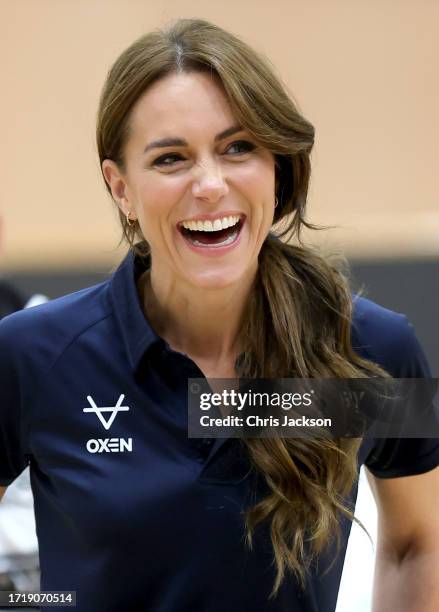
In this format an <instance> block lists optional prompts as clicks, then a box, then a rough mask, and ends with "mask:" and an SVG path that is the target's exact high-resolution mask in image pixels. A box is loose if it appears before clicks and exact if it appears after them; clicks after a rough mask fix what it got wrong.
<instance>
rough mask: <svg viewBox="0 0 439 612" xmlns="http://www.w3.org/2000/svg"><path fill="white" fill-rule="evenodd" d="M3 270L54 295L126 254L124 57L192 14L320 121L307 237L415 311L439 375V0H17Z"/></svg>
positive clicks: (6, 141)
mask: <svg viewBox="0 0 439 612" xmlns="http://www.w3.org/2000/svg"><path fill="white" fill-rule="evenodd" d="M0 5H1V13H2V22H3V28H2V37H1V39H0V51H1V53H0V57H1V62H2V66H1V68H2V71H1V72H2V92H3V95H2V96H1V97H0V117H1V119H2V142H3V146H2V147H1V150H0V169H1V170H0V172H1V187H2V188H1V191H0V215H1V216H2V217H3V225H4V232H3V234H4V236H3V238H4V239H3V245H2V247H3V248H2V256H1V259H0V268H1V270H2V275H4V276H7V277H9V278H11V279H12V280H13V281H14V282H15V283H17V284H18V285H19V286H20V287H22V288H23V289H24V290H25V291H29V292H35V291H38V292H43V293H44V292H45V293H47V294H48V295H49V297H56V296H57V295H61V294H63V293H66V292H69V291H73V290H75V289H79V288H81V287H84V286H86V285H88V284H92V283H94V282H97V281H98V280H100V279H101V278H104V277H105V275H107V274H108V273H109V271H110V270H111V268H112V267H113V266H114V265H115V264H116V263H117V262H118V261H119V260H120V259H121V258H122V257H123V254H124V252H125V247H122V248H118V247H117V245H118V241H119V226H118V221H117V216H116V212H115V210H114V206H113V204H112V202H111V200H110V199H109V196H108V195H107V193H106V191H105V187H104V184H103V181H102V178H101V176H100V171H99V166H98V157H97V153H96V146H95V142H94V125H95V116H96V110H97V104H98V97H99V93H100V90H101V87H102V85H103V82H104V79H105V76H106V73H107V71H108V70H109V68H110V66H111V64H112V63H113V61H114V60H115V59H116V57H117V56H118V54H119V53H120V52H121V51H122V50H123V49H125V48H126V47H127V46H128V45H129V44H130V43H131V42H132V41H133V40H134V39H135V38H137V37H138V36H140V35H141V34H143V33H145V32H146V31H148V30H150V29H152V28H155V27H159V26H161V25H164V24H165V23H166V22H168V21H169V20H171V19H174V18H176V17H204V18H206V19H209V20H211V21H213V22H214V23H216V24H218V25H221V26H223V27H225V28H226V29H230V30H231V31H233V32H235V33H236V34H238V35H240V36H242V37H243V38H244V39H245V40H246V41H248V42H249V43H250V44H252V45H253V46H254V47H255V48H257V49H258V50H260V51H262V52H263V53H264V54H265V55H266V56H268V58H269V59H270V61H271V62H272V64H273V65H274V66H275V68H276V69H277V71H278V73H279V74H280V76H281V78H282V79H283V81H284V82H285V84H286V86H287V87H288V89H289V91H290V92H291V94H292V95H293V97H294V98H295V99H296V101H297V102H298V104H299V107H300V108H301V110H302V112H303V113H304V115H305V116H306V117H307V118H308V119H309V120H310V121H311V122H312V123H313V124H314V125H315V127H316V144H315V149H314V152H313V177H312V182H311V189H310V195H309V208H308V218H309V220H311V221H312V222H315V223H323V224H330V225H335V226H337V227H336V228H335V229H332V230H328V231H325V232H319V233H317V232H314V233H308V234H305V236H306V239H307V240H309V241H310V242H313V243H321V244H323V245H324V246H325V248H333V247H335V248H337V249H342V250H343V251H344V252H345V254H346V255H347V256H348V258H349V260H350V262H351V264H352V269H353V274H354V283H355V286H356V287H357V286H359V285H360V284H363V283H364V284H365V286H366V289H367V296H368V297H370V298H371V299H374V300H375V301H378V302H379V303H381V304H383V305H385V306H387V307H388V308H392V309H394V310H397V311H400V312H404V313H406V314H407V315H408V316H409V318H410V320H411V321H412V322H413V323H414V324H415V326H416V329H417V331H418V335H419V336H420V338H421V340H422V343H423V345H424V347H425V350H426V352H427V354H428V357H429V359H430V361H431V363H432V365H433V367H434V370H435V375H438V376H439V347H438V340H437V332H436V327H437V325H436V317H437V312H438V310H439V308H438V306H439V207H438V183H437V165H438V144H437V143H438V142H439V121H438V119H437V109H438V108H439V80H438V78H437V75H438V74H439V43H438V40H439V37H438V36H437V34H438V24H439V3H438V2H435V1H434V0H418V1H417V2H412V1H410V0H382V1H380V2H378V1H377V0H376V1H372V2H367V1H365V0H330V1H328V0H310V1H308V2H303V1H301V0H285V1H284V0H272V1H271V2H263V1H259V2H255V1H254V0H253V1H251V0H240V2H236V1H232V0H225V1H224V0H223V1H222V2H221V3H219V2H201V1H196V0H181V1H176V0H166V2H160V1H152V0H129V1H124V0H75V1H73V0H1V3H0Z"/></svg>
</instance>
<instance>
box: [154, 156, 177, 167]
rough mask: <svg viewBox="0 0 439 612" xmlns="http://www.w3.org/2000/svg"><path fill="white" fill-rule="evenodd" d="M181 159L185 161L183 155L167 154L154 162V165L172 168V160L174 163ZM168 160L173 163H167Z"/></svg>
mask: <svg viewBox="0 0 439 612" xmlns="http://www.w3.org/2000/svg"><path fill="white" fill-rule="evenodd" d="M180 159H183V158H182V157H181V155H178V154H177V153H167V154H166V155H162V156H161V157H158V158H157V159H156V160H155V161H154V162H153V165H154V166H165V167H167V166H172V160H174V161H179V160H180ZM166 160H171V163H167V161H166Z"/></svg>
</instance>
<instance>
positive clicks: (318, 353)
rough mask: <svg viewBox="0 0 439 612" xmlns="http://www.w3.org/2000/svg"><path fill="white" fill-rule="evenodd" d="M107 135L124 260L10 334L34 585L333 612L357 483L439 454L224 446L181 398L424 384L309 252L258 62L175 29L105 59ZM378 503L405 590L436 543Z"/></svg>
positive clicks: (288, 148)
mask: <svg viewBox="0 0 439 612" xmlns="http://www.w3.org/2000/svg"><path fill="white" fill-rule="evenodd" d="M96 136H97V147H98V152H99V161H100V166H101V170H102V175H103V178H104V180H105V185H106V187H107V189H108V193H109V194H110V196H111V198H112V200H113V201H114V203H115V204H116V205H117V207H118V209H119V217H120V222H121V226H122V232H123V237H124V238H125V239H126V240H127V242H128V244H129V252H128V254H127V256H126V258H125V260H124V261H123V262H122V264H121V265H120V267H119V268H118V269H117V270H116V271H115V272H114V274H113V275H112V276H111V278H110V279H109V280H108V281H106V282H105V283H102V284H100V285H97V286H95V287H91V288H88V289H85V290H83V291H81V292H78V293H76V294H72V295H70V296H66V297H64V298H61V299H59V300H54V301H52V302H51V303H50V304H48V305H46V306H42V307H38V308H35V309H33V311H32V312H30V313H27V314H24V313H23V314H21V313H20V314H17V315H12V316H11V317H8V318H7V319H6V320H5V321H4V323H2V324H1V325H0V349H1V350H0V355H1V356H3V361H0V373H1V375H2V379H1V388H2V390H3V393H4V394H5V397H4V398H2V402H0V406H1V409H2V411H3V412H2V414H1V419H0V427H1V430H0V440H1V441H2V444H3V446H0V450H1V452H2V456H1V457H0V459H1V461H0V466H1V469H2V471H1V472H0V485H5V484H9V483H10V482H11V481H12V480H13V479H14V478H15V477H16V476H17V474H19V473H20V471H21V470H22V469H23V468H24V466H25V465H26V463H27V462H29V461H30V459H31V469H32V470H33V482H34V489H35V495H36V517H37V525H38V527H39V529H38V533H39V541H40V555H41V564H42V588H44V589H45V590H54V589H58V590H76V591H77V602H78V603H77V609H78V612H79V611H80V612H96V611H97V610H99V612H107V611H108V612H110V610H115V609H117V610H122V609H128V610H148V612H159V611H160V612H187V611H191V612H195V611H196V610H200V611H203V612H229V611H231V610H233V611H235V610H239V611H240V612H254V611H255V610H257V611H261V612H262V611H265V610H266V611H267V612H268V610H270V611H271V612H275V611H276V612H287V611H288V612H292V611H293V610H294V611H296V612H333V611H334V609H335V605H336V600H337V592H338V586H339V582H340V576H341V570H342V566H343V559H344V553H345V550H346V543H347V538H348V535H349V529H350V525H351V522H352V521H353V520H356V519H355V517H354V514H353V508H354V505H355V497H356V485H357V479H358V469H359V466H360V465H361V464H362V463H364V464H366V465H367V466H368V467H369V468H370V471H371V472H372V473H373V474H376V475H377V476H378V477H381V478H390V477H392V478H393V477H397V476H398V477H399V476H409V475H415V474H420V473H421V472H427V471H429V470H432V468H433V467H435V466H436V465H437V464H438V463H439V445H438V444H437V442H436V441H435V440H384V441H383V440H379V441H378V442H379V443H376V441H374V440H371V439H365V440H361V439H358V438H348V437H346V438H333V439H328V438H322V437H320V438H318V437H307V438H279V437H275V438H269V437H259V438H257V437H254V438H251V437H249V438H245V439H242V440H240V439H233V438H230V439H219V440H215V441H214V440H210V439H196V438H188V415H187V408H188V406H187V402H188V386H187V382H188V379H189V378H203V377H206V378H208V379H209V383H210V384H212V386H214V383H215V381H214V380H213V379H215V378H234V379H236V378H242V379H246V378H249V379H256V378H260V379H267V378H369V377H384V378H388V377H391V376H396V377H405V376H406V377H415V378H416V377H418V378H421V377H423V376H429V369H428V364H427V363H426V360H425V356H424V354H423V352H422V349H421V347H420V345H419V343H418V341H417V339H416V336H415V335H414V332H413V328H412V326H411V325H410V324H409V322H408V321H407V318H406V317H405V316H404V315H401V314H398V313H395V312H392V311H390V310H388V309H385V308H383V307H382V306H379V305H378V304H374V303H373V302H371V301H370V300H367V299H365V298H363V297H360V296H359V295H356V296H354V298H353V296H352V295H351V293H350V288H349V283H348V279H347V278H346V276H345V275H344V274H343V271H342V269H341V267H339V266H337V265H336V264H335V263H332V262H331V261H330V260H328V259H327V257H323V256H322V254H320V252H319V251H318V250H317V249H315V248H312V247H310V246H306V245H304V244H303V243H302V241H301V237H300V230H301V228H302V226H306V227H308V228H310V229H319V228H318V227H317V226H315V225H313V224H311V223H309V222H308V221H306V220H305V207H306V196H307V191H308V183H309V178H310V152H311V149H312V146H313V141H314V129H313V127H312V125H311V124H310V123H309V122H308V121H307V120H306V119H305V118H304V117H303V116H302V115H301V114H300V113H299V112H298V110H297V108H296V107H295V105H294V103H293V102H292V101H291V99H290V97H289V96H288V94H287V92H286V90H285V88H284V87H283V85H282V84H281V82H280V80H279V79H278V78H277V76H276V75H275V74H274V72H273V70H272V68H271V67H270V66H269V64H268V62H266V61H265V59H264V58H263V57H262V56H260V55H259V54H258V53H257V52H256V51H254V50H253V49H251V48H250V47H249V46H248V45H246V44H245V43H244V42H243V41H241V40H240V39H239V38H237V37H236V36H234V35H233V34H231V33H229V32H226V31H225V30H223V29H222V28H219V27H218V26H215V25H214V24H211V23H209V22H207V21H204V20H200V19H181V20H178V21H176V22H175V23H173V24H171V25H170V26H169V27H167V28H165V29H163V30H157V31H154V32H150V33H148V34H146V35H144V36H142V37H141V38H139V39H138V40H137V41H135V42H134V43H133V44H132V45H130V47H129V48H128V49H126V50H125V51H124V52H123V53H122V54H121V55H120V56H119V58H117V60H116V62H115V63H114V65H113V66H112V68H111V70H110V72H109V74H108V77H107V80H106V82H105V85H104V87H103V90H102V94H101V98H100V104H99V110H98V116H97V131H96ZM278 222H279V225H278ZM290 238H291V239H293V240H295V241H296V244H294V243H291V241H290V240H289V239H290ZM6 355H7V356H8V357H7V358H6V357H5V356H6ZM235 383H236V381H235ZM118 397H119V400H118V401H117V398H118ZM89 398H92V401H93V410H91V409H90V406H88V407H87V406H86V401H87V399H89ZM121 398H122V399H123V401H124V406H123V412H121V414H118V411H120V410H121V407H120V402H121V401H122V399H121ZM89 403H90V399H89ZM90 412H95V415H93V414H84V413H90ZM104 412H110V413H112V414H113V415H114V416H113V417H112V420H111V422H110V421H109V420H107V419H105V418H104V417H103V414H102V413H104ZM116 414H117V418H116ZM93 416H96V417H99V418H96V419H94V420H92V419H91V417H93ZM84 417H87V418H84ZM102 427H103V428H104V429H105V430H109V429H110V427H111V434H110V433H108V434H107V433H106V432H105V431H102ZM102 436H103V437H102ZM427 480H428V482H427V481H425V482H426V484H425V486H424V485H422V487H420V485H419V486H418V488H417V491H418V495H419V490H418V489H419V487H420V488H422V489H423V490H424V492H425V491H427V489H428V491H429V495H431V491H434V486H436V484H435V483H436V479H427ZM402 489H404V491H407V490H409V489H410V486H409V485H407V484H405V485H404V487H403V488H402V487H401V488H399V489H398V487H394V488H392V491H395V490H396V491H398V490H399V491H402ZM376 490H377V491H380V493H378V495H381V496H382V498H383V499H385V500H386V503H385V504H384V505H385V508H386V510H385V511H384V514H385V519H386V520H385V521H383V525H384V530H383V540H382V541H383V542H384V544H383V545H382V550H383V551H384V555H383V556H386V555H387V554H388V555H391V554H393V552H394V551H397V554H396V556H395V559H396V561H395V565H394V566H393V565H392V563H393V557H392V563H390V562H388V563H387V565H386V571H387V572H388V574H387V575H389V576H394V575H396V574H397V571H399V568H400V567H401V566H402V565H403V563H402V562H401V555H400V554H399V552H400V551H404V554H405V552H406V551H407V550H412V549H413V550H421V549H422V547H420V548H419V543H420V540H422V542H426V541H427V539H426V538H425V537H424V534H425V533H426V531H425V529H420V528H419V519H418V517H417V516H416V513H414V512H413V513H412V514H411V517H409V518H410V520H409V521H408V524H409V525H410V530H408V531H407V530H404V529H398V530H395V529H392V528H390V527H389V525H392V516H394V517H396V516H399V514H400V510H401V505H400V504H398V500H396V501H395V500H394V503H393V505H392V504H390V503H389V502H388V499H387V496H386V494H384V495H383V494H382V491H388V490H389V489H388V488H386V486H385V485H381V486H378V487H376ZM398 495H400V494H398ZM400 500H403V502H404V504H405V503H406V497H405V498H404V496H400ZM425 500H426V503H428V504H429V505H431V503H430V502H431V498H429V497H428V495H426V496H425ZM389 508H392V510H389ZM428 516H430V519H429V523H428V524H429V526H431V525H433V518H431V517H432V513H430V514H429V515H428ZM437 531H439V530H437ZM437 531H436V532H435V533H437ZM414 534H417V535H416V537H415V536H414ZM419 534H421V536H422V537H421V538H419V537H418V535H419ZM438 535H439V534H438ZM438 539H439V538H438ZM388 543H389V544H388ZM438 549H439V547H438ZM435 553H436V549H435ZM409 557H411V555H409ZM393 570H394V571H393ZM431 590H432V589H431ZM394 592H395V593H398V589H395V591H394ZM387 603H388V604H389V605H388V607H387V608H386V609H392V610H397V609H402V607H401V606H400V605H399V603H400V602H398V601H397V596H395V597H394V598H393V599H391V600H390V599H387V600H386V605H387ZM414 609H415V608H413V610H414Z"/></svg>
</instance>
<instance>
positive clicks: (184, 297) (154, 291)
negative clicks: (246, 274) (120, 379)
mask: <svg viewBox="0 0 439 612" xmlns="http://www.w3.org/2000/svg"><path fill="white" fill-rule="evenodd" d="M254 276H255V275H253V277H252V278H248V279H246V281H242V280H241V281H240V282H239V283H236V285H235V284H234V285H233V286H232V285H231V286H228V287H224V288H221V289H205V288H197V287H193V286H188V285H183V284H182V283H175V282H170V281H168V282H164V281H163V279H157V278H156V277H155V276H154V271H151V272H150V271H149V270H148V271H146V272H145V273H144V274H142V276H141V277H140V279H139V284H138V286H139V293H140V296H141V300H142V304H143V308H144V312H145V313H146V315H147V317H148V320H149V322H150V324H151V325H152V327H153V328H154V330H155V331H156V333H157V334H158V335H159V336H161V337H162V338H164V339H165V340H166V342H168V344H169V345H170V346H171V348H173V349H174V350H176V351H179V352H182V353H184V354H186V355H189V356H190V357H191V358H193V359H199V360H201V361H204V362H208V363H210V364H212V365H213V367H214V366H215V364H220V363H226V362H228V361H230V360H232V361H234V359H236V357H237V356H238V354H239V353H240V352H241V347H240V328H241V321H242V316H243V313H244V309H245V307H246V304H247V300H248V297H249V294H250V291H251V286H252V283H253V279H254Z"/></svg>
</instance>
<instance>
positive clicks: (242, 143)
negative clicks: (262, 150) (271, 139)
mask: <svg viewBox="0 0 439 612" xmlns="http://www.w3.org/2000/svg"><path fill="white" fill-rule="evenodd" d="M233 147H238V149H241V151H238V153H249V152H250V151H253V149H254V148H255V146H254V145H253V144H252V143H251V142H247V140H236V141H235V142H232V144H231V145H230V147H229V148H228V149H227V151H230V149H232V148H233Z"/></svg>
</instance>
